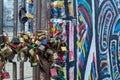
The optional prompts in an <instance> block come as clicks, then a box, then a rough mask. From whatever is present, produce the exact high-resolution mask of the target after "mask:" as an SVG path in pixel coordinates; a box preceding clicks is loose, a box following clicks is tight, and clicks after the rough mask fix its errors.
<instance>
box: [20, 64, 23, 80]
mask: <svg viewBox="0 0 120 80" xmlns="http://www.w3.org/2000/svg"><path fill="white" fill-rule="evenodd" d="M20 80H24V62H20Z"/></svg>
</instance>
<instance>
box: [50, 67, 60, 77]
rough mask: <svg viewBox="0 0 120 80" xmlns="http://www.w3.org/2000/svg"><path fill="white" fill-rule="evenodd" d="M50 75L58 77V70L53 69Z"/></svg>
mask: <svg viewBox="0 0 120 80" xmlns="http://www.w3.org/2000/svg"><path fill="white" fill-rule="evenodd" d="M50 74H51V76H52V77H56V76H58V73H57V69H56V68H51V69H50Z"/></svg>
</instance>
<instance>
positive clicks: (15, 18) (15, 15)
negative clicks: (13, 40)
mask: <svg viewBox="0 0 120 80" xmlns="http://www.w3.org/2000/svg"><path fill="white" fill-rule="evenodd" d="M17 26H18V0H14V29H13V33H14V35H13V37H17Z"/></svg>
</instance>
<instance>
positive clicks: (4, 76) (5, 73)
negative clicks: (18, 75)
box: [2, 72, 10, 79]
mask: <svg viewBox="0 0 120 80" xmlns="http://www.w3.org/2000/svg"><path fill="white" fill-rule="evenodd" d="M9 78H10V74H9V72H2V79H9Z"/></svg>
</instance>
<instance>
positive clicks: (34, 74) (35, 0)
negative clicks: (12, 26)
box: [33, 0, 37, 80]
mask: <svg viewBox="0 0 120 80" xmlns="http://www.w3.org/2000/svg"><path fill="white" fill-rule="evenodd" d="M33 3H34V12H35V14H34V24H33V25H34V26H33V34H34V35H35V34H36V28H37V0H34V2H33ZM33 80H37V67H33Z"/></svg>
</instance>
